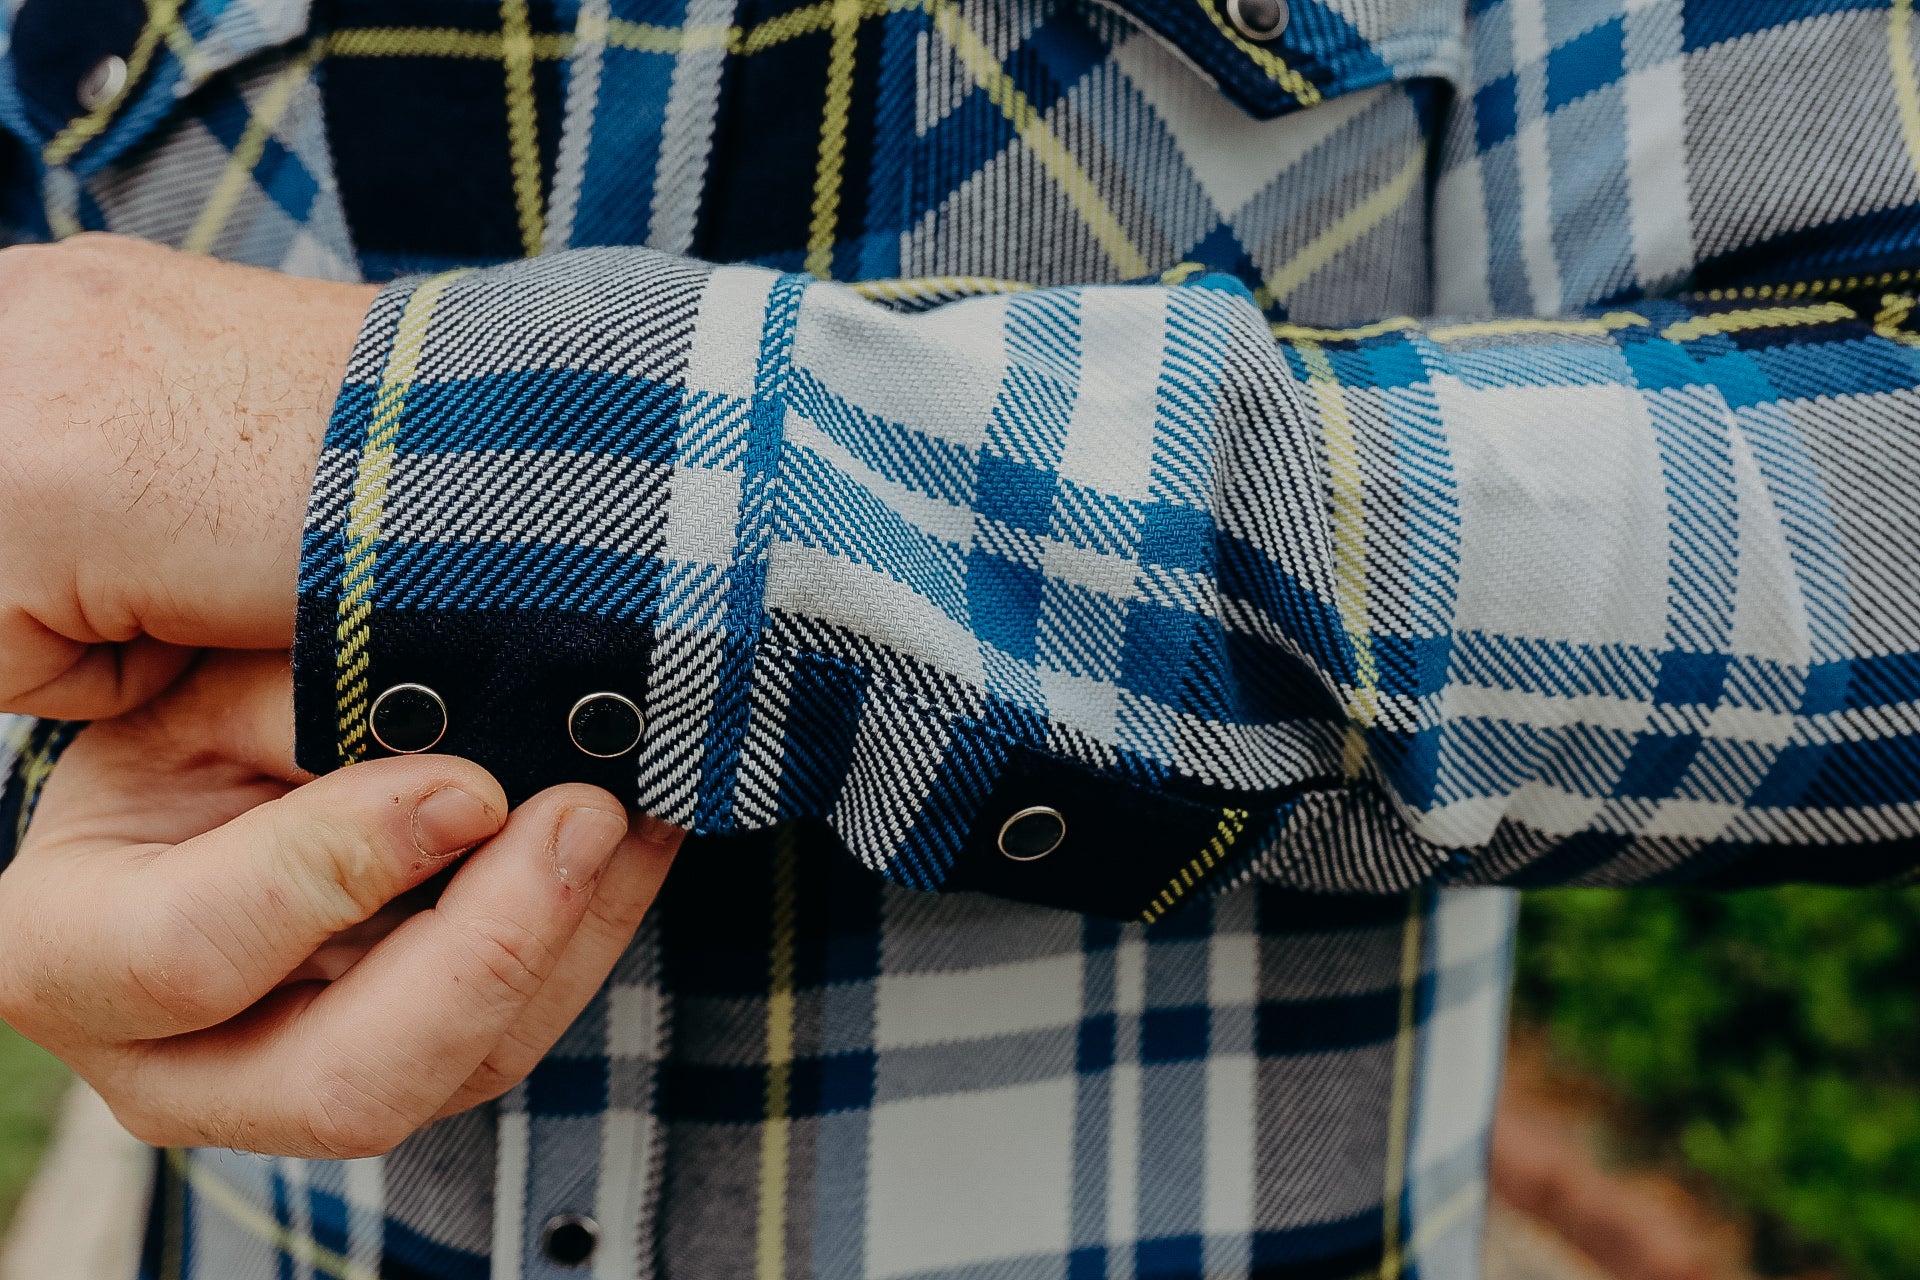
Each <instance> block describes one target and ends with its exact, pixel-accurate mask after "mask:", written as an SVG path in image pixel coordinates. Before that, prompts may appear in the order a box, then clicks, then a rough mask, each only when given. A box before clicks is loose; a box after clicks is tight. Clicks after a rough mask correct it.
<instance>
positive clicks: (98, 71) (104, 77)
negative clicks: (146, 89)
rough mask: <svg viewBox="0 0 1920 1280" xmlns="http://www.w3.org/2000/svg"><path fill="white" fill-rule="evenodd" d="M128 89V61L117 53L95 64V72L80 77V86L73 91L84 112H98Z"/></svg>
mask: <svg viewBox="0 0 1920 1280" xmlns="http://www.w3.org/2000/svg"><path fill="white" fill-rule="evenodd" d="M96 47H97V46H96ZM126 87H127V60H126V59H125V58H123V57H121V56H120V55H119V54H117V53H110V54H108V55H107V56H106V57H104V58H102V59H100V61H98V62H96V63H94V64H93V70H91V71H89V72H87V74H86V75H84V76H82V77H80V85H79V87H78V88H76V89H75V90H74V91H73V96H74V98H75V99H76V100H77V101H78V102H79V103H80V109H81V110H82V111H97V110H99V109H100V108H101V107H104V106H105V105H106V104H107V103H109V102H111V101H113V99H114V98H115V97H116V96H118V95H119V93H120V91H121V90H122V89H125V88H126Z"/></svg>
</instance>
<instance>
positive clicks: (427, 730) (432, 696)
mask: <svg viewBox="0 0 1920 1280" xmlns="http://www.w3.org/2000/svg"><path fill="white" fill-rule="evenodd" d="M367 728H368V730H369V731H370V732H372V734H373V740H374V741H375V742H377V743H379V744H380V745H381V746H383V747H385V748H386V749H387V750H389V751H397V752H399V753H400V754H401V755H412V754H413V753H414V752H416V751H425V750H426V749H427V748H429V747H431V746H432V745H433V744H434V743H436V742H438V741H440V737H441V735H442V734H444V733H446V731H447V704H446V703H444V702H442V701H441V700H440V695H439V694H437V693H435V692H434V691H433V690H431V689H429V688H427V686H425V685H423V684H397V685H395V686H393V688H391V689H389V690H387V691H386V692H385V693H383V694H381V695H380V696H379V697H377V698H375V699H374V700H373V710H371V711H369V712H368V713H367Z"/></svg>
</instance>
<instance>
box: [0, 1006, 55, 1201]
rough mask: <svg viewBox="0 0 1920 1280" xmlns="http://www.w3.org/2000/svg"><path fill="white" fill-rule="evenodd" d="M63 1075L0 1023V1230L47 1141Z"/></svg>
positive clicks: (42, 1053) (29, 1043) (50, 1060)
mask: <svg viewBox="0 0 1920 1280" xmlns="http://www.w3.org/2000/svg"><path fill="white" fill-rule="evenodd" d="M67 1079H68V1076H67V1069H66V1068H65V1067H63V1066H61V1065H60V1063H59V1061H58V1060H57V1059H55V1058H54V1057H53V1055H52V1054H49V1053H48V1052H46V1050H44V1049H42V1048H40V1047H39V1046H38V1045H36V1044H34V1043H33V1042H32V1041H30V1040H24V1039H22V1038H21V1037H20V1036H18V1035H15V1034H14V1032H13V1030H12V1029H11V1028H9V1027H8V1026H7V1025H6V1024H5V1023H3V1022H0V1233H4V1232H5V1231H6V1229H7V1224H8V1223H9V1222H11V1221H12V1220H13V1211H14V1209H15V1208H17V1207H18V1206H19V1203H20V1193H21V1192H23V1191H25V1190H26V1189H27V1181H28V1180H29V1179H30V1178H32V1176H33V1166H34V1164H35V1163H36V1162H37V1161H38V1160H39V1159H40V1153H41V1151H42V1150H44V1149H45V1147H46V1145H47V1138H48V1136H49V1135H50V1134H51V1133H52V1131H53V1121H54V1113H55V1112H56V1111H57V1110H58V1109H59V1106H60V1095H61V1094H62V1093H64V1092H65V1091H66V1087H67Z"/></svg>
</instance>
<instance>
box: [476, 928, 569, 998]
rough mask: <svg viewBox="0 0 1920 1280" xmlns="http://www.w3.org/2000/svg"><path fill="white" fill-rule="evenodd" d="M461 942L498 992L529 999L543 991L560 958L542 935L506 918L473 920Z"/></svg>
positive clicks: (477, 967) (478, 968) (479, 969)
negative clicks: (542, 986) (548, 975)
mask: <svg viewBox="0 0 1920 1280" xmlns="http://www.w3.org/2000/svg"><path fill="white" fill-rule="evenodd" d="M460 941H461V944H462V946H463V947H464V948H465V951H466V953H467V958H468V960H469V961H470V962H471V963H472V964H473V966H474V967H475V968H476V969H477V970H478V971H479V972H480V973H481V974H483V975H485V977H486V978H487V979H489V980H490V981H491V983H492V984H493V985H494V987H495V988H496V989H499V990H502V991H504V992H506V993H510V994H511V995H512V996H513V997H515V998H518V999H522V1000H524V999H527V998H529V997H531V996H532V995H533V993H534V992H536V991H538V990H539V989H540V986H541V984H542V983H543V982H545V981H546V975H547V974H548V973H550V972H551V971H552V968H553V965H554V963H555V961H556V960H557V959H558V957H557V955H556V954H555V952H554V949H553V947H552V946H550V945H549V944H548V943H547V941H546V940H545V939H544V938H542V937H541V936H540V934H539V932H538V931H537V930H535V929H533V928H530V927H529V926H527V925H525V924H522V923H520V922H519V921H516V920H513V919H510V918H507V917H504V916H489V917H485V918H481V919H476V920H472V921H469V922H468V923H467V924H466V926H465V927H464V928H463V929H462V930H461V933H460Z"/></svg>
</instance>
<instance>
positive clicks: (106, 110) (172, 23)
mask: <svg viewBox="0 0 1920 1280" xmlns="http://www.w3.org/2000/svg"><path fill="white" fill-rule="evenodd" d="M309 3H310V0H224V3H223V2H222V0H190V2H188V3H184V4H183V3H181V0H24V3H22V4H21V5H20V6H19V8H18V9H17V10H15V11H14V14H13V16H12V19H11V21H10V22H9V23H8V27H7V31H6V33H5V34H6V37H7V39H6V43H5V46H4V47H5V52H6V59H5V63H4V65H3V66H0V117H4V120H5V123H6V125H7V127H8V128H10V129H11V130H12V131H13V132H15V133H16V134H18V135H19V136H20V137H22V138H25V139H27V140H28V141H30V142H32V143H34V144H35V145H37V146H38V147H39V148H40V151H41V156H42V159H43V160H44V161H45V162H46V163H47V164H48V165H50V166H55V167H61V166H65V167H69V168H71V169H72V170H74V172H76V173H77V174H79V175H81V176H86V175H89V174H92V173H94V172H96V171H98V170H99V169H101V168H102V167H104V166H105V165H107V164H109V163H111V162H112V161H113V160H114V159H115V158H117V157H118V156H120V155H121V154H123V153H124V152H125V151H126V150H127V149H128V148H129V147H132V146H133V145H135V144H136V143H138V142H139V141H140V140H141V139H143V138H145V137H146V136H147V135H148V134H149V133H150V132H151V131H152V130H153V128H154V126H155V125H156V124H158V123H159V122H160V121H161V120H162V119H164V118H165V117H166V116H167V115H168V114H169V113H170V112H171V111H172V110H173V107H174V105H175V104H176V103H177V102H179V100H180V99H182V98H184V97H186V96H187V95H188V94H190V93H192V92H193V91H194V90H195V89H197V88H199V87H200V86H201V85H203V84H205V83H206V82H207V81H208V80H209V79H211V78H212V77H214V76H216V75H218V74H220V73H221V72H223V71H225V70H227V69H228V68H230V67H232V66H234V65H236V64H237V63H240V62H242V61H244V60H246V59H248V58H251V57H253V56H254V55H255V54H258V53H262V52H264V51H266V50H268V49H272V48H277V47H279V46H281V45H284V44H287V43H288V42H290V41H293V40H296V39H298V38H299V37H300V36H301V35H303V34H304V33H305V32H306V30H307V19H308V6H309Z"/></svg>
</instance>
